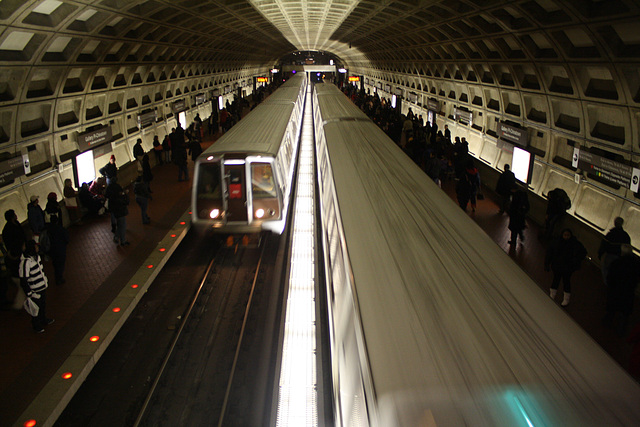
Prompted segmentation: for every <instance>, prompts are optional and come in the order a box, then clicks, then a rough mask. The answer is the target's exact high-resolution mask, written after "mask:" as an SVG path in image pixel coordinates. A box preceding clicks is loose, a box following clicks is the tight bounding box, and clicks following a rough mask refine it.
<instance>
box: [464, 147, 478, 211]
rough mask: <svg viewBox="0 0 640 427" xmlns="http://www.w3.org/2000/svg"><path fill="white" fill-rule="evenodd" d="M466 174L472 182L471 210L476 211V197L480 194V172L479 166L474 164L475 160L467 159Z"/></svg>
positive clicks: (470, 194)
mask: <svg viewBox="0 0 640 427" xmlns="http://www.w3.org/2000/svg"><path fill="white" fill-rule="evenodd" d="M464 174H465V175H466V176H467V180H468V181H469V183H470V184H471V189H470V191H469V201H470V202H471V212H475V211H476V203H477V201H476V198H477V196H478V191H479V190H480V172H478V168H476V166H475V165H474V164H473V160H471V159H468V160H467V163H466V167H465V171H464ZM465 210H466V206H465Z"/></svg>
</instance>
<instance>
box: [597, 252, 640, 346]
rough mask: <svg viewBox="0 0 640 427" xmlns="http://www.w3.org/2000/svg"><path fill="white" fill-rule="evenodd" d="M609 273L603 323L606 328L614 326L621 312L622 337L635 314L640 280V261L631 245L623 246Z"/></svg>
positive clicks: (620, 333) (620, 332)
mask: <svg viewBox="0 0 640 427" xmlns="http://www.w3.org/2000/svg"><path fill="white" fill-rule="evenodd" d="M608 271H609V273H608V276H607V312H606V314H605V316H604V319H603V323H604V324H605V326H613V323H614V320H615V315H616V313H617V312H620V314H621V315H622V318H621V319H620V321H619V323H618V327H617V330H618V334H619V335H620V336H622V335H624V333H625V331H626V330H627V325H628V324H629V317H630V316H631V313H632V312H633V303H634V300H635V296H636V287H637V286H638V280H640V259H639V258H638V257H637V256H636V255H634V253H633V249H632V247H631V245H629V244H626V243H625V244H623V245H621V247H620V256H619V257H618V258H616V259H615V260H614V261H613V262H612V263H611V265H610V266H609V269H608Z"/></svg>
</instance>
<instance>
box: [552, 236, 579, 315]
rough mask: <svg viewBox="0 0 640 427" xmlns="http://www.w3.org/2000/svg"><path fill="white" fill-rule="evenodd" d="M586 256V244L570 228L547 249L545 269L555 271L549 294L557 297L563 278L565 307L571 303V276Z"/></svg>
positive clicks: (563, 302) (563, 301) (563, 303)
mask: <svg viewBox="0 0 640 427" xmlns="http://www.w3.org/2000/svg"><path fill="white" fill-rule="evenodd" d="M586 256H587V250H586V249H585V247H584V245H583V244H582V243H580V241H579V240H578V239H577V238H576V237H575V236H574V235H573V232H572V231H571V230H570V229H568V228H565V229H564V230H562V234H561V237H560V238H558V239H556V240H555V241H554V242H553V243H552V244H551V245H550V246H549V249H547V255H546V257H545V261H544V269H545V271H549V269H551V271H553V281H552V282H551V289H550V290H549V296H550V297H551V298H552V299H555V297H556V293H557V292H558V286H559V285H560V280H562V283H563V286H564V297H563V299H562V303H561V304H560V305H562V306H563V307H566V306H568V305H569V300H570V298H571V276H572V275H573V273H574V272H575V271H577V270H578V269H579V268H580V266H581V265H582V261H583V260H584V258H585V257H586Z"/></svg>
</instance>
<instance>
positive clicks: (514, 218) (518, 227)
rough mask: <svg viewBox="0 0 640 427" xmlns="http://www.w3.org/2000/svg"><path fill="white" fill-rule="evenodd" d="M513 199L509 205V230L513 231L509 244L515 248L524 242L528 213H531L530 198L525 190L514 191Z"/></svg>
mask: <svg viewBox="0 0 640 427" xmlns="http://www.w3.org/2000/svg"><path fill="white" fill-rule="evenodd" d="M512 193H513V199H512V201H511V204H510V205H509V210H508V213H509V230H511V240H509V244H510V245H511V246H512V247H515V246H516V244H517V242H518V236H520V240H521V241H523V242H524V229H525V227H526V219H527V213H529V207H530V206H529V197H528V196H527V192H526V190H524V189H521V188H517V189H513V190H512Z"/></svg>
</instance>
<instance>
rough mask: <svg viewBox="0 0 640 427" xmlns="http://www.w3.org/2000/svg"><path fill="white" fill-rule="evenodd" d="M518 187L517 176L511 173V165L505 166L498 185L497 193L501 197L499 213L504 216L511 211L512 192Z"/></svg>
mask: <svg viewBox="0 0 640 427" xmlns="http://www.w3.org/2000/svg"><path fill="white" fill-rule="evenodd" d="M515 187H516V176H515V175H514V174H513V172H511V168H510V166H509V164H505V165H504V172H502V174H501V175H500V178H498V184H497V185H496V193H498V196H500V211H499V212H498V213H500V214H503V213H505V211H508V209H509V202H510V201H511V196H512V193H511V190H513V189H514V188H515Z"/></svg>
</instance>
